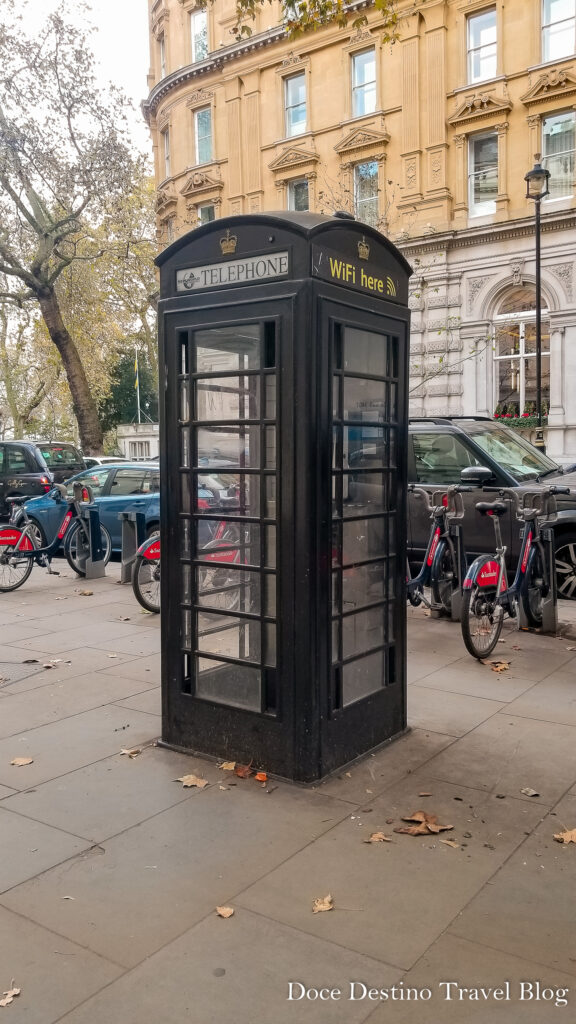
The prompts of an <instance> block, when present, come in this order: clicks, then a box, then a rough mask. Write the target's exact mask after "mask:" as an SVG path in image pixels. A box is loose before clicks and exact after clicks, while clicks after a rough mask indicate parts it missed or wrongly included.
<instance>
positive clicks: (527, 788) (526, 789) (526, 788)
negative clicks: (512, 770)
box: [520, 786, 540, 796]
mask: <svg viewBox="0 0 576 1024" xmlns="http://www.w3.org/2000/svg"><path fill="white" fill-rule="evenodd" d="M520 792H521V793H524V796H540V793H537V792H536V790H535V789H530V786H524V789H521V790H520Z"/></svg>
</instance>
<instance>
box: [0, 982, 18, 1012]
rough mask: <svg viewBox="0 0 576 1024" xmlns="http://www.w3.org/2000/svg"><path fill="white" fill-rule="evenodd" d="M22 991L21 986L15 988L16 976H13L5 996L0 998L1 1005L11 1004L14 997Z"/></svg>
mask: <svg viewBox="0 0 576 1024" xmlns="http://www.w3.org/2000/svg"><path fill="white" fill-rule="evenodd" d="M21 991H22V990H21V989H19V988H14V978H12V981H11V982H10V988H9V989H8V991H7V992H4V993H3V996H4V998H3V999H0V1006H9V1004H10V1003H11V1002H12V1001H13V1000H14V997H15V996H19V995H20V992H21Z"/></svg>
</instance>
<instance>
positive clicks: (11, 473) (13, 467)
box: [0, 441, 54, 516]
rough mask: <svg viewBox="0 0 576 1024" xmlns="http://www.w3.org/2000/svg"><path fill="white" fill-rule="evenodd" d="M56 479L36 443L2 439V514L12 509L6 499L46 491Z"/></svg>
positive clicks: (0, 512) (0, 449) (0, 500)
mask: <svg viewBox="0 0 576 1024" xmlns="http://www.w3.org/2000/svg"><path fill="white" fill-rule="evenodd" d="M53 481H54V477H53V475H52V473H51V472H50V470H49V468H48V466H47V465H46V460H45V459H44V457H43V455H42V452H41V451H40V449H39V448H37V446H36V445H35V444H34V442H32V441H0V515H4V516H6V515H8V514H9V512H10V507H9V505H8V503H7V501H6V499H7V498H10V497H20V496H21V495H29V496H35V495H38V494H46V493H47V491H49V490H50V489H51V487H52V484H53Z"/></svg>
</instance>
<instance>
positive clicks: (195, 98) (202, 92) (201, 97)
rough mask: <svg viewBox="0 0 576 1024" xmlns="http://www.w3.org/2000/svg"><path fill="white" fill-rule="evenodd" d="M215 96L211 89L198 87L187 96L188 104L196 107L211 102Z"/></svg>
mask: <svg viewBox="0 0 576 1024" xmlns="http://www.w3.org/2000/svg"><path fill="white" fill-rule="evenodd" d="M213 96H214V93H213V91H212V90H211V89H196V90H195V92H192V93H190V95H189V96H187V97H186V106H187V107H196V106H200V105H202V104H206V103H210V101H211V100H212V98H213Z"/></svg>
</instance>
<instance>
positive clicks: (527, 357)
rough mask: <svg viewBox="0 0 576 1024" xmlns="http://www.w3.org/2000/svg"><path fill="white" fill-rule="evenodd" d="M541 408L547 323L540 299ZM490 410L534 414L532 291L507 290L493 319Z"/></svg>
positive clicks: (546, 394) (546, 398)
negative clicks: (492, 403)
mask: <svg viewBox="0 0 576 1024" xmlns="http://www.w3.org/2000/svg"><path fill="white" fill-rule="evenodd" d="M541 308H542V330H541V353H542V411H543V413H544V415H547V413H548V407H549V404H550V324H549V322H548V316H547V314H548V307H547V306H546V300H545V299H543V300H542V307H541ZM493 337H494V410H495V411H500V412H501V413H502V414H504V415H510V414H512V415H516V416H522V414H523V413H525V412H528V413H534V414H535V413H536V411H537V410H536V292H535V289H534V288H531V287H529V286H522V287H520V288H514V289H512V290H511V291H509V292H508V293H507V294H506V296H505V297H504V299H503V300H502V302H501V303H500V306H499V307H498V313H497V314H496V316H495V317H494V321H493Z"/></svg>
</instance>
